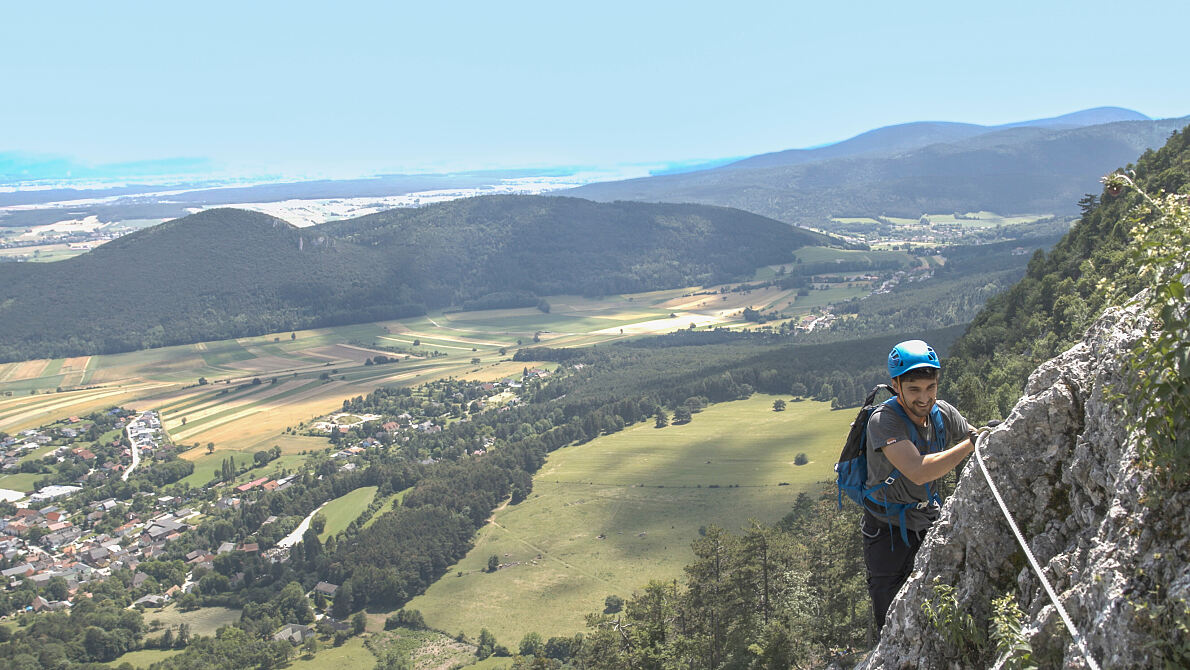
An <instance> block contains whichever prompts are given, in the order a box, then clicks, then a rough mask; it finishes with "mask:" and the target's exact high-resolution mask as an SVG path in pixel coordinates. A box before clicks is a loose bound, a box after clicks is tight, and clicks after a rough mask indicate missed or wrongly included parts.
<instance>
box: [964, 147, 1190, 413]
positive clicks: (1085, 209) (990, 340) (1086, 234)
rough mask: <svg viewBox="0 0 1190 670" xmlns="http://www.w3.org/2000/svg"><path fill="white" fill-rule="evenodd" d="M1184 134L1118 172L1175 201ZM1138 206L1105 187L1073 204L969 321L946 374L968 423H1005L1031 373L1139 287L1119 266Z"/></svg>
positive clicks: (1183, 172)
mask: <svg viewBox="0 0 1190 670" xmlns="http://www.w3.org/2000/svg"><path fill="white" fill-rule="evenodd" d="M1188 130H1190V128H1187V129H1183V130H1182V131H1180V132H1175V133H1174V134H1173V135H1172V136H1171V137H1170V139H1169V141H1168V142H1167V143H1166V144H1165V146H1163V147H1162V148H1160V149H1158V150H1157V151H1146V152H1145V153H1144V154H1142V155H1141V156H1140V158H1139V159H1138V160H1137V161H1136V164H1135V165H1132V164H1129V165H1128V166H1126V167H1125V168H1124V170H1125V171H1129V172H1134V175H1135V176H1134V177H1133V179H1134V180H1135V182H1136V183H1137V185H1138V186H1140V187H1141V188H1143V189H1144V190H1146V191H1148V192H1150V193H1154V194H1157V193H1162V192H1164V193H1184V192H1185V191H1186V189H1187V188H1188V186H1190V137H1188V133H1187V131H1188ZM1141 201H1142V196H1141V195H1140V194H1138V193H1136V192H1135V191H1121V192H1118V193H1112V192H1111V191H1110V190H1108V189H1106V188H1105V189H1104V190H1103V192H1102V193H1100V194H1087V195H1085V196H1083V198H1082V199H1081V200H1080V201H1079V207H1080V208H1081V210H1082V217H1081V218H1080V220H1079V222H1078V224H1077V225H1075V226H1074V227H1073V228H1072V229H1071V230H1070V232H1069V234H1067V235H1066V236H1065V237H1064V238H1063V239H1062V240H1061V241H1059V242H1058V243H1057V244H1056V245H1055V246H1054V247H1053V249H1052V250H1051V251H1050V252H1049V253H1041V252H1038V253H1035V254H1034V255H1033V257H1032V258H1031V259H1030V261H1029V264H1028V267H1027V270H1026V273H1025V276H1024V278H1023V279H1021V281H1020V282H1018V283H1017V284H1015V285H1014V286H1012V287H1011V288H1010V289H1008V290H1007V291H1004V292H1003V293H1000V294H998V295H996V296H993V297H992V298H991V299H990V300H988V302H987V304H986V306H984V308H983V309H982V310H981V311H980V312H979V314H978V315H976V316H975V318H974V320H973V321H972V322H971V325H970V327H969V328H968V330H967V333H966V334H965V335H964V336H963V337H962V338H960V339H959V340H958V341H957V342H956V343H955V346H954V350H953V353H952V359H951V361H950V363H949V367H950V369H951V370H953V372H949V373H948V374H949V375H950V376H951V378H952V379H953V381H954V391H953V392H954V396H955V400H956V401H957V404H958V406H960V407H964V408H967V411H968V412H969V416H971V417H973V418H976V419H992V418H999V417H1002V416H1005V415H1007V413H1008V412H1009V410H1011V409H1012V405H1013V404H1014V403H1015V402H1016V399H1017V398H1018V397H1019V396H1020V392H1021V390H1022V389H1023V388H1024V385H1025V381H1026V379H1027V377H1028V375H1029V373H1030V372H1031V371H1032V370H1033V369H1034V368H1036V367H1037V365H1038V364H1040V363H1041V362H1042V361H1045V360H1048V359H1049V358H1051V357H1053V356H1054V355H1056V354H1058V353H1059V352H1061V351H1064V350H1065V349H1066V348H1068V347H1070V346H1071V345H1072V344H1073V343H1074V342H1075V341H1076V340H1078V339H1079V338H1080V337H1081V335H1082V332H1083V331H1084V330H1085V329H1086V327H1087V325H1088V324H1089V323H1090V322H1091V321H1092V320H1093V319H1094V318H1095V317H1096V316H1098V315H1099V314H1100V313H1101V312H1102V311H1103V309H1104V307H1106V306H1107V305H1108V304H1110V303H1111V302H1112V301H1113V300H1116V299H1119V298H1120V297H1121V296H1131V295H1133V294H1135V293H1136V292H1137V291H1139V290H1140V289H1141V288H1142V282H1141V279H1140V277H1139V276H1138V274H1137V273H1136V270H1135V266H1134V265H1133V264H1131V263H1130V262H1129V257H1128V245H1129V243H1130V242H1131V225H1130V217H1131V213H1132V212H1134V211H1135V210H1136V208H1137V206H1138V205H1140V204H1141ZM1146 216H1147V217H1149V218H1152V217H1153V216H1155V214H1154V213H1149V214H1148V215H1146Z"/></svg>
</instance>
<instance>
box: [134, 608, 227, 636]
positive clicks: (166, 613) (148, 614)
mask: <svg viewBox="0 0 1190 670" xmlns="http://www.w3.org/2000/svg"><path fill="white" fill-rule="evenodd" d="M144 620H145V623H147V624H150V625H151V624H153V623H155V622H156V623H160V624H161V625H162V626H163V627H166V628H172V629H174V632H175V633H176V632H177V630H178V625H179V624H183V623H185V624H189V625H190V634H191V635H214V634H215V631H216V630H219V628H220V627H221V626H226V625H228V624H233V623H237V622H238V621H239V620H240V610H237V609H230V608H227V607H200V608H199V609H196V610H193V611H190V612H183V611H181V610H179V609H178V607H177V605H175V604H173V603H170V604H169V605H166V606H165V607H163V608H161V609H160V610H151V609H150V610H145V612H144Z"/></svg>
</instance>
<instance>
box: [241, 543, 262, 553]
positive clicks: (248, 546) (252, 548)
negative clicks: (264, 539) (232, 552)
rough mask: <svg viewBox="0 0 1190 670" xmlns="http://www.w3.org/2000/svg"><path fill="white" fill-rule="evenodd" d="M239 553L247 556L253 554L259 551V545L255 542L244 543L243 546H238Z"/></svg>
mask: <svg viewBox="0 0 1190 670" xmlns="http://www.w3.org/2000/svg"><path fill="white" fill-rule="evenodd" d="M240 551H242V552H245V553H249V554H255V553H256V552H258V551H260V545H259V544H257V543H255V542H245V543H244V544H241V545H240Z"/></svg>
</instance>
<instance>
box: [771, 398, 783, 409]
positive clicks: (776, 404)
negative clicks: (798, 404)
mask: <svg viewBox="0 0 1190 670" xmlns="http://www.w3.org/2000/svg"><path fill="white" fill-rule="evenodd" d="M773 411H774V412H784V411H785V401H784V400H782V399H780V398H777V399H776V400H774V401H773Z"/></svg>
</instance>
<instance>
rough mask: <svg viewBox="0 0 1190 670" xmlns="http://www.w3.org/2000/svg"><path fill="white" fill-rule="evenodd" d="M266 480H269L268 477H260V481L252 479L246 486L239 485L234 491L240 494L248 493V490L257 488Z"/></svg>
mask: <svg viewBox="0 0 1190 670" xmlns="http://www.w3.org/2000/svg"><path fill="white" fill-rule="evenodd" d="M268 480H269V478H268V477H261V478H260V479H253V480H252V481H250V482H248V483H247V484H240V485H239V486H237V487H236V491H239V492H240V493H243V492H245V491H249V490H251V489H254V488H256V487H257V486H260V485H261V484H263V483H265V482H267V481H268Z"/></svg>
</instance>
